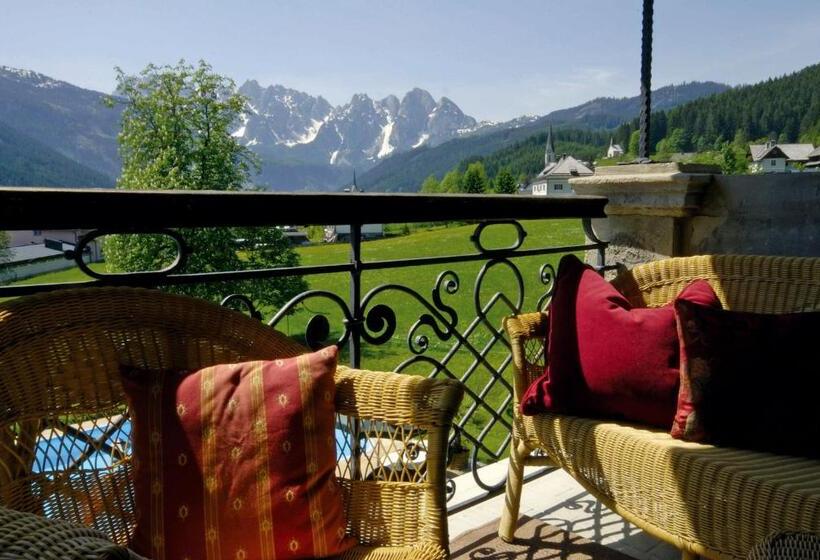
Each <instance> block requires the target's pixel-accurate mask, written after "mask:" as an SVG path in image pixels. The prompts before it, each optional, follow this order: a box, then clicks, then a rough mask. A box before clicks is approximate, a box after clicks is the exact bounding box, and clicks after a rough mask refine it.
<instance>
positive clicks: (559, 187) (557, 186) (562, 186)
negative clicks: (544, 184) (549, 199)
mask: <svg viewBox="0 0 820 560" xmlns="http://www.w3.org/2000/svg"><path fill="white" fill-rule="evenodd" d="M555 190H556V191H562V190H564V185H561V184H558V185H555Z"/></svg>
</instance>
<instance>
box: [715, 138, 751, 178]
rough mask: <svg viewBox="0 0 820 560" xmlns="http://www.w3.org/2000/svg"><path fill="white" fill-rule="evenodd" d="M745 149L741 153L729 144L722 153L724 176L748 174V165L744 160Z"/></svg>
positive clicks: (721, 168)
mask: <svg viewBox="0 0 820 560" xmlns="http://www.w3.org/2000/svg"><path fill="white" fill-rule="evenodd" d="M744 153H745V149H743V151H741V149H740V148H738V147H737V146H735V145H734V144H731V143H729V142H727V143H726V144H725V145H724V146H723V149H722V150H721V152H720V155H721V163H720V170H721V172H722V173H723V174H724V175H740V174H743V173H746V171H747V165H746V159H745V158H744Z"/></svg>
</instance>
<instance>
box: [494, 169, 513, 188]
mask: <svg viewBox="0 0 820 560" xmlns="http://www.w3.org/2000/svg"><path fill="white" fill-rule="evenodd" d="M517 190H518V187H517V186H516V184H515V178H513V175H512V173H510V170H509V169H508V168H506V167H502V168H501V171H499V172H498V175H496V176H495V192H497V193H499V194H515V193H516V191H517Z"/></svg>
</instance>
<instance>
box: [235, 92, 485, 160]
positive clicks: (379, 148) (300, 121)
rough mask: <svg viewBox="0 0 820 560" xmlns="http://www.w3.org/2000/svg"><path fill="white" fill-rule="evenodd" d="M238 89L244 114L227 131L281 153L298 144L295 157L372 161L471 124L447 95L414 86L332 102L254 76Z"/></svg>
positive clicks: (437, 141)
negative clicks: (404, 90) (398, 92)
mask: <svg viewBox="0 0 820 560" xmlns="http://www.w3.org/2000/svg"><path fill="white" fill-rule="evenodd" d="M239 91H240V93H242V94H243V95H245V96H246V97H247V99H248V106H247V109H248V110H247V115H246V116H247V119H243V120H242V121H241V122H237V124H236V128H235V130H234V131H233V135H234V137H236V138H238V139H239V141H240V142H242V143H243V144H244V145H246V146H250V145H255V146H258V149H259V150H275V151H276V153H283V154H286V153H287V152H286V151H288V150H298V155H295V156H294V157H296V158H298V159H300V160H307V161H315V162H328V161H330V163H331V165H346V166H357V165H358V166H362V167H368V166H372V165H374V164H375V163H376V162H378V161H379V160H381V159H384V158H387V157H389V156H391V155H393V154H394V153H397V152H403V151H407V150H410V149H413V148H416V147H419V146H421V145H423V144H426V145H431V146H432V145H437V144H440V143H442V142H446V141H447V140H449V139H451V138H454V137H456V136H460V135H463V134H469V133H470V132H472V131H473V130H474V129H475V128H476V126H477V123H476V121H475V119H473V118H472V117H469V116H467V115H465V114H464V113H463V112H462V111H461V109H459V108H458V106H457V105H456V104H455V103H453V102H452V101H451V100H449V99H447V98H446V97H442V98H441V99H439V100H438V101H436V100H435V99H434V98H433V97H432V96H431V95H430V93H429V92H427V91H425V90H423V89H420V88H415V89H413V90H411V91H409V92H408V93H407V94H405V96H404V97H403V98H402V99H401V101H399V98H398V97H396V96H395V95H388V96H387V97H385V98H383V99H380V100H374V99H371V98H370V97H369V96H368V95H367V94H364V93H357V94H355V95H353V96H352V97H351V99H350V101H349V102H348V103H345V104H342V105H339V106H336V107H333V106H331V105H330V104H329V103H328V102H327V101H325V100H324V99H323V98H322V97H320V96H319V97H314V96H312V95H309V94H307V93H304V92H300V91H297V90H293V89H289V88H286V87H284V86H281V85H273V86H268V87H262V86H261V85H259V83H258V82H256V81H255V80H250V81H247V82H245V83H244V84H243V85H242V86H241V87H240V88H239ZM252 142H253V144H251V143H252ZM283 150H285V152H283ZM294 153H295V152H294Z"/></svg>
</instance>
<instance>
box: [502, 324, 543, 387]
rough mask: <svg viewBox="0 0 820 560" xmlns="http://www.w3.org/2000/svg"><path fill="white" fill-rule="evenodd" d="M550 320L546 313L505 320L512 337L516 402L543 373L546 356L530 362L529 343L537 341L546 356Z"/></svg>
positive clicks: (508, 333)
mask: <svg viewBox="0 0 820 560" xmlns="http://www.w3.org/2000/svg"><path fill="white" fill-rule="evenodd" d="M548 325H549V320H548V317H547V314H546V313H543V312H535V313H523V314H521V315H513V316H512V317H507V318H506V319H504V330H505V331H507V335H508V336H509V337H510V344H511V345H512V349H513V352H512V358H513V365H514V366H515V367H514V368H513V381H514V387H515V395H516V400H517V399H518V397H520V396H521V395H522V394H523V393H524V391H525V390H526V389H527V387H529V386H530V383H532V382H533V381H534V379H535V378H536V377H538V376H540V375H541V374H542V373H543V365H542V364H543V363H544V361H545V359H546V356H544V355H542V356H539V359H538V360H537V361H535V360H534V361H529V360H528V358H530V357H531V354H532V352H528V351H527V349H528V343H529V342H530V341H537V344H536V347H537V348H538V350H539V351H540V352H541V353H543V354H546V348H545V344H544V342H545V341H546V336H547V329H548Z"/></svg>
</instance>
